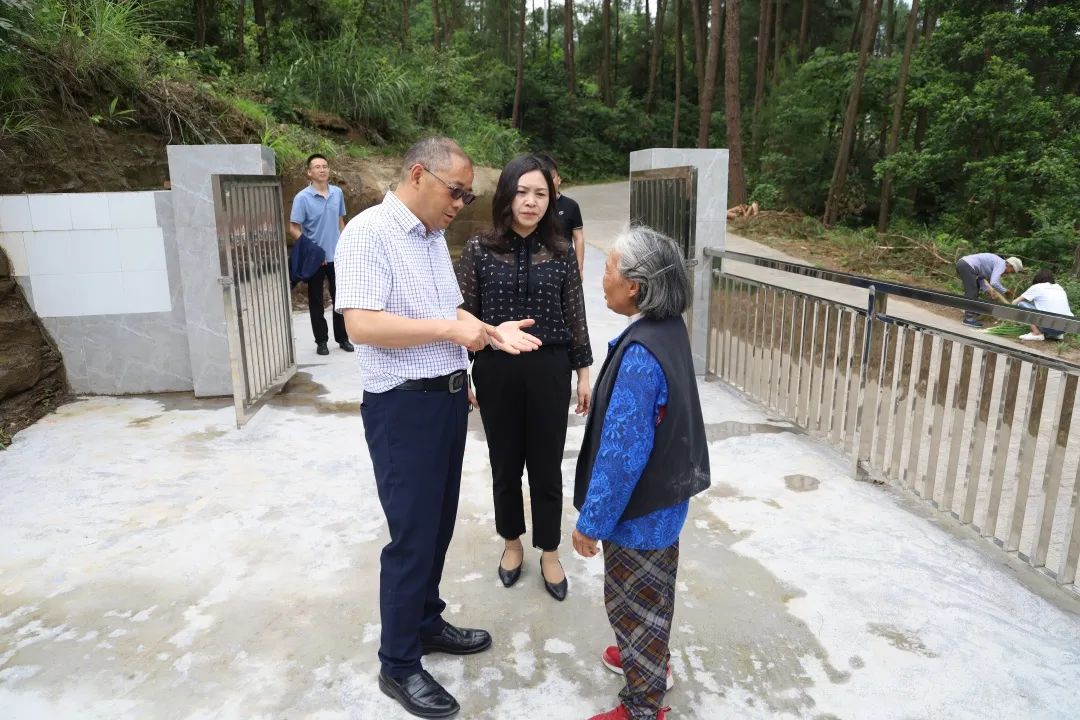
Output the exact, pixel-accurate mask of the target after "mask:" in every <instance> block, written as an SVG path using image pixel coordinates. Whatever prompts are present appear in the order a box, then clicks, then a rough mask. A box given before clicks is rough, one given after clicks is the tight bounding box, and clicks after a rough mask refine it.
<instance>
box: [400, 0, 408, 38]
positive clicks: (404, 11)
mask: <svg viewBox="0 0 1080 720" xmlns="http://www.w3.org/2000/svg"><path fill="white" fill-rule="evenodd" d="M408 45H409V0H402V2H401V48H402V50H404V49H405V48H406V47H408Z"/></svg>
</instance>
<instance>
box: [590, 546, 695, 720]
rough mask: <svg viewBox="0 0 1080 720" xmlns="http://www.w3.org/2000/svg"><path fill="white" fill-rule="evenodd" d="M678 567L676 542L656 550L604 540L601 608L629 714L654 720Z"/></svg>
mask: <svg viewBox="0 0 1080 720" xmlns="http://www.w3.org/2000/svg"><path fill="white" fill-rule="evenodd" d="M678 568H679V542H678V541H677V540H676V541H675V543H674V544H673V545H671V546H669V547H666V548H663V549H662V550H634V549H633V548H628V547H622V546H621V545H616V544H614V543H611V542H608V541H604V607H605V608H606V609H607V615H608V621H609V622H610V623H611V628H612V629H613V630H614V631H615V641H616V642H617V643H618V646H619V655H620V656H621V658H622V666H623V674H624V676H625V678H626V687H624V688H623V689H622V691H621V692H619V698H620V699H621V700H622V702H623V705H625V706H626V709H627V710H629V711H630V716H631V717H633V718H648V719H649V720H655V718H656V714H657V711H659V709H660V708H661V707H662V706H663V702H664V693H666V692H667V665H668V660H669V658H670V654H669V652H668V639H669V638H670V637H671V621H672V617H673V616H674V614H675V574H676V572H677V571H678Z"/></svg>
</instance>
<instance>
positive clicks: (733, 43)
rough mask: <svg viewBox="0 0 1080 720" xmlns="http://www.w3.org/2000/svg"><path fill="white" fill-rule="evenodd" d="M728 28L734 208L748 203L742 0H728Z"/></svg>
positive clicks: (727, 86)
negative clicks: (741, 73) (741, 72)
mask: <svg viewBox="0 0 1080 720" xmlns="http://www.w3.org/2000/svg"><path fill="white" fill-rule="evenodd" d="M725 13H726V15H727V27H725V28H724V109H725V112H726V114H727V146H728V197H729V198H730V203H731V204H732V205H742V204H743V203H745V202H746V176H745V174H744V172H743V157H742V109H741V108H740V106H739V0H727V7H726V8H725Z"/></svg>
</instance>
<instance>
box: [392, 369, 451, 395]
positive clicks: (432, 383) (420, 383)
mask: <svg viewBox="0 0 1080 720" xmlns="http://www.w3.org/2000/svg"><path fill="white" fill-rule="evenodd" d="M468 377H469V376H468V374H467V373H466V372H465V371H464V370H455V371H454V372H452V373H450V374H449V375H442V376H441V377H434V378H421V379H420V380H406V381H405V382H403V383H401V384H400V385H397V386H395V387H394V389H395V390H423V391H425V392H450V393H456V392H460V391H461V390H462V389H463V388H464V387H465V384H466V381H467V379H468Z"/></svg>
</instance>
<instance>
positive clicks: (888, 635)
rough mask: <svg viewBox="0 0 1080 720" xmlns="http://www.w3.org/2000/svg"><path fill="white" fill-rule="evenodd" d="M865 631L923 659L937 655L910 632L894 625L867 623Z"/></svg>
mask: <svg viewBox="0 0 1080 720" xmlns="http://www.w3.org/2000/svg"><path fill="white" fill-rule="evenodd" d="M866 629H867V630H869V631H870V632H872V633H873V634H874V635H877V636H878V637H882V638H885V640H887V641H888V643H889V644H890V645H892V646H893V647H894V648H896V649H897V650H903V651H904V652H909V653H913V654H915V655H922V656H923V657H928V658H935V657H937V656H938V654H937V653H936V652H934V651H932V650H930V648H928V647H926V645H925V644H924V643H923V641H922V638H920V637H919V636H918V635H917V634H915V633H914V632H912V631H910V630H904V629H903V628H899V627H897V626H895V625H885V624H882V623H867V625H866Z"/></svg>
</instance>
